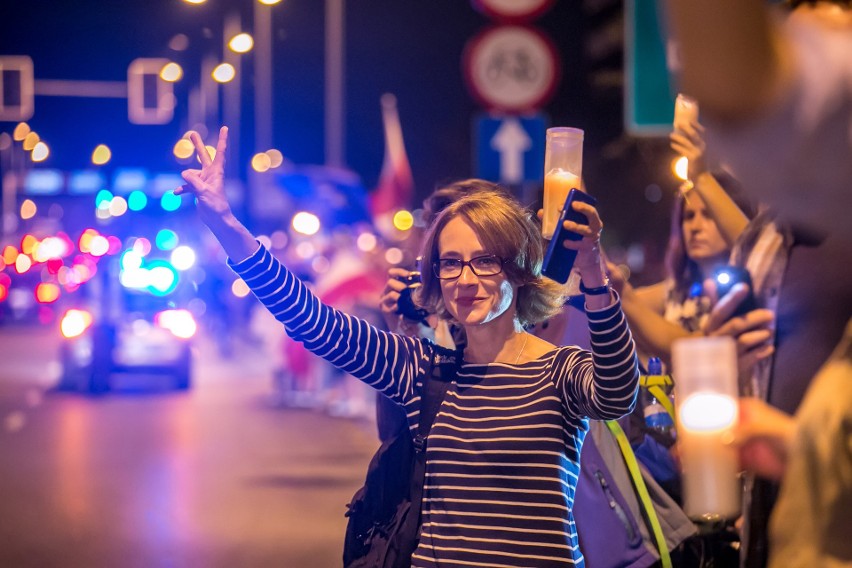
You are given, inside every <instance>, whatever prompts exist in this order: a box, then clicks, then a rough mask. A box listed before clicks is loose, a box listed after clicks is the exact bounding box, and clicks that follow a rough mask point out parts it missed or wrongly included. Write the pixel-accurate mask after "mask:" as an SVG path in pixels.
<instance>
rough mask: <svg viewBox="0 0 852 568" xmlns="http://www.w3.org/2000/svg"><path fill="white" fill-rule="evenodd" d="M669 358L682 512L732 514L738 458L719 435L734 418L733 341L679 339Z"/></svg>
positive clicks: (698, 516)
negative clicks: (681, 483) (682, 499)
mask: <svg viewBox="0 0 852 568" xmlns="http://www.w3.org/2000/svg"><path fill="white" fill-rule="evenodd" d="M672 363H673V375H674V383H675V414H676V415H677V422H678V424H677V431H678V443H679V450H680V459H681V466H682V469H683V495H684V511H685V512H686V514H687V515H688V516H689V517H690V518H691V519H694V520H697V521H717V520H721V519H732V518H735V517H737V516H738V515H739V513H740V495H741V487H740V480H739V475H738V474H739V460H738V456H737V451H736V449H735V448H733V447H731V446H730V445H727V444H725V443H724V440H725V438H726V437H728V436H730V435H731V430H732V429H733V428H734V426H736V423H737V413H738V404H737V400H738V393H737V350H736V344H735V343H734V340H733V339H731V338H729V337H704V338H693V339H682V340H678V341H676V342H674V344H673V345H672Z"/></svg>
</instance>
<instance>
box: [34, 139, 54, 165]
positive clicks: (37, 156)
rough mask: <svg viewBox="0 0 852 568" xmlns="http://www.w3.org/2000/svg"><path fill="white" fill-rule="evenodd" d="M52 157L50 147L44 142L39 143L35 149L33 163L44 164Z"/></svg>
mask: <svg viewBox="0 0 852 568" xmlns="http://www.w3.org/2000/svg"><path fill="white" fill-rule="evenodd" d="M48 157H50V147H49V146H48V145H47V144H45V143H44V142H37V143H36V145H35V147H34V148H33V153H32V161H33V162H43V161H45V160H46V159H47V158H48Z"/></svg>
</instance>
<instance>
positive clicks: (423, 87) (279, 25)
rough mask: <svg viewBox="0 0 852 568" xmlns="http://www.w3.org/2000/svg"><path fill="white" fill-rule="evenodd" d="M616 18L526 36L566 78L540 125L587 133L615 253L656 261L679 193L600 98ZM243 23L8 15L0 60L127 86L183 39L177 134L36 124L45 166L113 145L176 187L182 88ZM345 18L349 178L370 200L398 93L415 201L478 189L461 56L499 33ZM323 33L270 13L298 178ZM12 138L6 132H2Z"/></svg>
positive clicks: (100, 123) (9, 9) (460, 15)
mask: <svg viewBox="0 0 852 568" xmlns="http://www.w3.org/2000/svg"><path fill="white" fill-rule="evenodd" d="M621 4H622V3H621V2H612V1H608V0H558V1H557V2H556V3H555V5H554V6H553V7H552V8H551V9H550V10H549V11H548V12H547V13H545V14H544V15H543V16H541V17H540V18H538V19H537V20H535V21H533V22H531V25H533V26H535V27H536V28H538V29H539V30H540V31H542V32H544V33H545V34H546V35H547V36H548V37H549V38H550V39H551V40H552V41H553V43H554V44H555V46H556V48H557V50H558V52H559V55H560V57H561V63H562V71H561V74H562V76H561V81H560V83H559V84H558V87H557V90H556V92H555V93H554V96H553V97H552V99H551V100H550V101H549V102H548V103H547V104H546V105H545V107H544V108H543V109H541V112H543V113H544V115H545V117H546V119H547V120H548V122H549V124H550V125H560V126H576V127H580V128H583V129H584V130H585V131H586V146H585V158H584V172H585V177H586V180H587V184H588V186H589V190H590V191H591V192H592V193H593V194H595V195H597V196H598V198H599V201H600V203H601V205H600V208H601V210H602V213H603V217H604V222H605V223H606V224H607V231H606V235H607V238H608V239H609V240H610V244H619V245H622V246H626V245H629V244H630V243H631V242H637V241H640V240H641V241H647V242H649V243H652V245H651V246H652V248H653V247H657V248H659V247H661V246H662V245H663V243H664V240H665V235H666V233H667V229H668V227H667V225H668V222H667V219H668V213H669V208H670V204H671V194H672V192H673V189H674V187H675V182H674V180H673V179H672V176H671V174H670V173H669V161H670V159H671V157H672V155H671V152H670V151H668V149H667V141H666V140H664V139H663V140H661V139H637V138H633V137H630V136H627V135H625V134H623V132H622V96H623V95H622V89H621V88H620V87H619V86H618V85H616V86H600V85H599V84H598V83H599V78H600V71H601V70H603V71H606V70H610V71H612V70H615V71H616V72H617V71H618V70H619V69H620V62H621V53H620V51H616V52H615V53H610V54H609V56H608V57H606V58H601V57H597V58H595V57H590V56H589V55H587V53H586V49H585V46H586V44H587V42H588V41H589V38H591V36H592V35H593V34H595V33H597V32H599V31H600V30H601V29H602V28H603V27H604V26H605V25H606V24H608V23H609V24H612V23H613V22H615V23H616V25H617V23H618V21H619V20H620V16H621V14H620V12H621ZM235 9H239V10H241V11H242V13H243V14H242V21H243V22H244V27H246V28H249V30H247V31H250V28H251V23H252V19H251V3H250V2H249V1H248V0H242V1H239V2H237V1H233V0H232V1H231V2H224V1H223V0H208V1H207V3H206V4H203V5H199V6H192V5H188V4H186V3H184V2H183V1H181V0H145V1H141V0H131V1H125V2H108V1H103V0H75V1H74V2H67V1H59V0H53V1H50V0H28V1H26V2H12V1H5V2H2V4H0V55H29V56H30V57H32V59H33V60H34V68H35V77H36V79H69V80H105V81H124V80H126V72H127V66H128V64H129V63H130V62H131V61H132V60H133V59H135V58H137V57H169V58H175V54H174V52H171V51H170V50H169V49H168V46H167V44H168V42H169V39H170V38H172V37H173V36H174V35H176V34H178V33H184V34H186V35H188V36H189V37H190V41H191V43H190V48H189V50H187V52H185V53H184V54H183V55H182V56H181V58H182V59H178V60H179V61H180V62H181V63H182V64H183V65H184V68H185V69H186V70H187V76H186V77H185V79H184V81H183V82H182V83H179V84H178V86H177V87H176V91H175V92H176V96H177V100H178V108H177V109H176V114H175V119H174V120H173V121H172V122H171V123H170V124H167V125H163V126H140V125H132V124H130V123H129V122H128V120H127V113H126V101H125V100H123V99H82V98H68V97H36V101H35V115H34V117H33V118H32V119H31V120H30V121H29V122H30V124H31V126H32V127H33V129H34V130H36V131H37V132H39V134H40V135H41V136H42V138H44V139H45V140H47V141H48V142H49V143H50V145H51V148H52V152H53V153H52V156H51V158H50V159H49V163H48V164H46V166H49V167H55V168H61V169H69V170H70V169H79V168H82V167H85V166H86V164H87V163H88V161H89V158H90V155H91V149H92V148H94V146H95V145H97V144H99V143H106V144H108V145H109V146H110V147H111V148H112V149H113V162H112V164H111V167H121V166H133V167H147V168H149V169H150V170H152V171H179V169H180V166H178V165H177V164H176V163H175V160H174V158H173V157H172V155H171V150H172V145H173V144H174V142H175V140H176V139H177V138H178V137H180V135H181V134H182V133H183V131H184V130H185V129H186V128H187V123H186V91H187V89H188V86H187V85H188V84H191V80H192V79H191V74H192V73H193V72H195V73H197V71H192V70H193V69H197V68H198V67H199V66H200V58H201V54H202V53H204V52H205V51H214V50H216V51H219V50H221V44H220V41H221V40H220V39H219V38H221V36H222V22H223V18H224V14H225V12H226V10H235ZM346 10H347V13H346V28H347V29H346V50H347V51H346V113H347V114H346V122H347V124H346V129H347V137H346V161H347V165H348V166H349V167H350V168H351V169H352V170H354V171H355V172H356V173H357V174H358V175H359V176H360V177H361V180H362V182H363V184H364V186H365V187H366V188H368V189H369V188H372V187H373V186H374V185H375V183H376V180H377V177H378V175H379V171H380V169H381V164H382V156H383V152H384V141H383V137H382V129H381V128H382V126H381V114H380V105H379V98H380V97H381V95H382V94H383V93H386V92H390V93H393V94H395V95H396V97H397V100H398V107H399V113H400V118H401V122H402V127H403V133H404V136H405V141H406V148H407V152H408V156H409V160H410V162H411V167H412V171H413V174H414V177H415V182H416V187H417V194H418V201H419V200H420V199H422V197H423V196H425V195H426V194H428V193H429V192H430V191H431V190H432V189H433V188H434V187H435V185H436V184H437V183H440V182H442V181H446V180H451V179H456V178H460V177H468V176H471V175H474V174H475V173H476V172H475V170H474V165H473V160H472V155H473V154H474V151H475V149H474V148H472V147H471V145H472V143H473V136H472V128H473V126H472V125H473V121H474V118H475V117H476V116H477V115H478V113H481V112H482V111H483V109H482V107H481V106H480V105H479V104H478V103H477V101H476V100H475V99H474V98H473V97H472V96H471V93H470V92H469V91H468V89H467V86H466V84H465V80H464V77H463V73H462V66H461V61H462V53H463V51H464V47H465V44H466V42H467V41H468V40H469V39H470V38H471V37H473V36H474V35H476V34H477V33H479V32H481V31H482V30H484V29H485V28H487V27H488V26H490V25H494V23H495V22H493V21H492V20H491V19H490V18H489V17H488V16H487V15H485V14H483V13H481V12H480V11H478V10H477V9H475V8H474V7H473V6H472V5H471V3H470V2H469V1H468V0H428V1H423V0H421V1H415V0H403V1H400V0H352V1H349V2H347V8H346ZM205 30H206V32H205ZM323 30H324V3H323V2H322V1H320V0H285V1H284V2H282V3H281V4H279V5H278V6H275V7H274V20H273V36H274V40H273V41H274V44H273V50H274V51H273V65H274V78H273V82H274V93H275V101H274V104H275V108H274V123H273V136H274V143H275V145H276V146H277V147H278V148H279V149H280V150H281V151H282V152H283V154H284V155H285V157H286V158H288V159H289V160H291V161H292V162H294V163H296V164H319V163H322V162H323V160H324V156H323V152H324V142H323V121H324V113H323V97H324V92H323V72H324V67H323V66H324V60H323V52H324V38H323ZM205 35H206V36H207V37H205ZM250 58H251V54H249V55H248V56H247V59H248V60H249V61H247V64H244V65H243V71H244V73H245V77H244V79H243V80H244V88H245V90H244V93H245V94H244V95H243V103H244V104H243V109H242V121H241V122H242V136H241V151H240V157H239V159H240V161H241V162H242V163H243V164H245V163H247V161H248V159H249V158H250V156H251V154H252V153H253V149H252V148H251V147H250V146H251V143H252V140H253V138H252V135H251V128H252V125H253V115H252V108H253V106H252V98H251V88H250V87H251V80H252V75H251V72H252V66H251V63H250ZM596 72H597V73H598V74H596ZM13 127H14V123H9V122H0V130H2V131H11V129H12V128H13ZM261 150H263V149H261ZM231 158H232V159H233V156H232V157H231ZM649 184H657V185H659V186H660V187H661V188H662V190H663V199H662V200H661V201H659V202H657V203H651V202H649V201H648V200H647V199H646V198H645V188H646V187H647V186H648V185H649ZM533 194H534V192H533ZM657 243H659V246H657Z"/></svg>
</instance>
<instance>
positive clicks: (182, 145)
mask: <svg viewBox="0 0 852 568" xmlns="http://www.w3.org/2000/svg"><path fill="white" fill-rule="evenodd" d="M193 152H195V146H193V145H192V141H191V140H190V139H189V138H181V139H180V140H178V141H177V142H175V147H174V148H173V149H172V153H173V154H174V156H175V158H177V159H179V160H186V159H188V158H190V157H191V156H192V153H193Z"/></svg>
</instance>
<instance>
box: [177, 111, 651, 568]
mask: <svg viewBox="0 0 852 568" xmlns="http://www.w3.org/2000/svg"><path fill="white" fill-rule="evenodd" d="M191 140H192V142H193V144H194V145H195V148H196V150H197V152H198V155H199V159H200V161H201V169H200V170H186V171H184V172H183V177H184V179H185V180H186V181H187V185H185V186H183V188H182V189H181V191H185V192H188V193H192V194H194V195H195V196H196V198H197V207H198V212H199V216H200V218H201V219H202V220H203V221H204V222H205V224H207V226H208V227H209V228H210V230H211V231H212V232H213V234H214V236H216V238H217V239H218V240H219V242H220V244H221V245H222V247H223V248H224V250H225V252H226V253H227V254H228V257H229V264H230V266H231V267H232V268H233V269H234V270H235V271H236V272H237V274H239V275H240V276H241V277H242V279H243V280H244V281H245V282H246V284H248V285H249V287H250V288H251V289H252V290H253V292H254V294H255V295H256V296H257V298H258V299H259V300H260V301H261V302H262V303H263V304H264V306H266V308H267V309H268V310H269V311H270V312H271V313H272V314H273V315H275V317H276V318H277V319H278V320H279V321H280V322H282V324H283V325H284V326H285V328H286V330H287V332H288V333H289V334H290V335H291V336H292V337H294V338H295V339H297V340H298V341H301V342H303V343H304V344H305V346H306V347H308V349H310V350H312V351H313V352H314V353H316V354H317V355H319V356H321V357H323V358H325V359H326V360H328V361H330V362H331V363H333V364H334V365H336V366H338V367H339V368H341V369H342V370H344V371H346V372H348V373H350V374H351V375H353V376H355V377H356V378H359V379H361V380H362V381H364V382H365V383H366V384H368V385H370V386H372V387H373V388H375V389H377V390H379V391H381V392H383V393H385V394H386V395H387V396H388V397H390V398H391V399H393V400H394V401H395V402H397V403H398V404H400V405H402V406H403V407H405V409H406V411H407V414H408V417H409V424H410V425H411V427H412V428H416V427H417V424H418V419H419V412H420V403H421V389H422V388H423V384H424V381H425V372H426V369H427V366H428V365H427V364H428V362H429V361H430V360H431V358H432V356H433V355H434V354H435V351H436V347H435V345H434V344H433V343H432V342H430V341H428V340H425V339H420V338H416V337H406V336H402V335H398V334H394V333H388V332H385V331H381V330H379V329H378V328H376V327H373V326H371V325H370V324H369V323H367V322H365V321H363V320H360V319H358V318H355V317H353V316H350V315H348V314H345V313H342V312H340V311H337V310H335V309H333V308H331V307H329V306H325V305H323V304H322V303H321V302H320V301H319V300H318V299H317V298H316V296H314V295H313V294H311V292H310V291H309V290H308V288H307V287H305V286H304V285H303V284H302V283H301V282H300V281H299V280H298V278H296V277H295V276H294V275H293V274H292V273H291V272H290V271H288V270H287V268H286V267H284V266H283V265H282V264H281V263H280V262H278V261H277V260H276V259H275V258H274V257H273V256H272V255H271V254H270V253H269V251H267V250H266V249H265V248H264V247H263V246H260V245H259V244H258V242H257V241H256V239H255V238H254V236H253V235H252V234H251V233H250V232H249V231H248V230H247V229H246V228H245V227H244V226H243V225H242V224H241V223H240V222H239V221H237V219H236V218H235V217H234V215H233V213H232V211H231V208H230V205H229V204H228V201H227V198H226V196H225V191H224V183H223V175H224V154H225V147H226V142H227V129H225V128H223V129H222V130H221V131H220V134H219V141H218V144H217V151H216V156H215V158H211V157H210V156H209V154H208V153H207V151H206V149H205V147H204V144H203V142H202V140H201V137H200V136H199V135H198V134H197V133H195V132H193V133H191ZM575 208H576V210H577V211H579V212H581V213H583V214H584V215H586V216H587V217H588V219H589V224H588V225H587V226H585V225H584V226H580V225H575V224H573V223H572V224H570V226H569V227H568V228H570V229H571V230H575V231H577V232H579V233H580V234H582V235H583V239H582V240H581V241H578V242H576V243H573V244H572V246H573V247H575V248H576V250H577V259H576V261H575V266H577V267H578V269H579V271H580V274H581V277H582V280H583V282H584V287H585V295H586V308H587V310H588V319H589V328H590V331H591V335H592V349H591V352H589V351H585V350H582V349H580V348H578V347H576V346H567V347H555V346H554V345H552V344H550V343H547V342H546V341H543V340H541V339H538V338H537V337H535V336H532V335H530V334H528V333H527V332H526V331H525V330H524V326H525V325H526V324H529V323H536V322H538V321H541V320H542V319H544V318H546V317H548V316H550V315H552V314H553V313H555V312H556V311H558V310H559V309H561V307H562V303H563V297H562V293H561V287H560V286H558V285H557V284H556V283H554V282H551V281H548V280H546V279H544V278H543V277H542V276H541V265H542V260H543V247H542V238H541V232H540V227H539V226H538V223H537V222H536V221H535V220H534V217H533V216H532V215H531V214H530V213H529V211H527V210H526V209H524V208H523V207H522V206H521V205H520V204H519V203H518V202H517V201H515V200H514V199H512V198H510V197H508V196H507V195H506V194H505V193H500V192H491V191H483V192H477V193H475V194H472V195H470V196H467V197H465V198H462V199H460V200H459V201H457V202H455V203H453V204H451V205H449V206H448V207H447V208H446V209H445V210H444V211H443V212H442V213H441V214H440V215H439V216H438V218H437V219H436V220H435V223H434V224H433V226H432V228H431V230H430V232H429V234H428V236H427V238H426V240H425V243H424V246H423V259H424V260H423V266H424V270H423V275H422V276H423V287H422V289H421V294H420V296H421V299H422V303H423V304H424V305H425V306H427V307H429V308H430V309H431V310H432V311H434V312H435V313H438V314H440V315H441V316H442V317H447V318H451V319H452V320H453V321H454V322H456V323H457V324H458V325H460V326H462V327H464V329H465V334H466V337H467V345H466V348H465V349H464V351H463V352H462V357H461V362H460V367H459V369H458V372H457V374H456V377H455V378H454V380H453V381H452V383H451V384H449V385H448V389H447V392H446V396H445V398H444V400H443V403H442V405H441V407H440V410H439V412H438V414H437V417H436V419H435V422H434V425H433V427H432V430H431V432H430V434H429V444H428V446H427V448H426V476H425V485H424V488H423V500H422V509H423V513H422V514H423V523H422V527H421V531H420V538H419V543H418V547H417V549H416V550H415V552H414V554H413V556H412V565H413V566H418V567H425V566H437V565H444V566H449V565H464V566H483V567H485V566H488V567H495V566H519V565H524V566H542V567H543V566H548V567H551V566H554V567H555V566H576V565H582V564H583V555H582V553H581V552H580V550H579V547H578V544H577V534H576V529H575V527H574V521H573V515H572V505H573V500H574V488H575V484H576V479H577V474H578V472H579V468H580V464H579V456H580V450H581V447H582V444H583V440H584V438H585V435H586V432H587V430H588V419H589V418H595V419H612V418H617V417H620V416H622V415H624V414H626V413H628V412H629V411H630V410H631V409H632V408H633V406H634V403H635V398H636V388H637V383H638V367H637V364H636V356H635V351H634V347H633V340H632V338H631V335H630V330H629V329H628V327H627V323H626V320H625V318H624V316H623V314H622V312H621V308H620V304H619V300H618V296H617V295H616V294H613V293H612V292H611V290H610V288H609V285H608V283H607V280H606V275H605V274H604V272H603V270H602V267H601V261H600V256H599V250H600V249H599V239H600V232H601V229H602V226H603V225H602V223H601V220H600V217H599V216H598V214H597V211H596V210H595V209H594V208H593V207H591V206H589V205H586V204H582V203H581V204H577V205H576V206H575Z"/></svg>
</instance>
